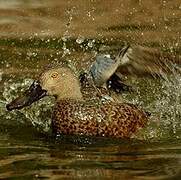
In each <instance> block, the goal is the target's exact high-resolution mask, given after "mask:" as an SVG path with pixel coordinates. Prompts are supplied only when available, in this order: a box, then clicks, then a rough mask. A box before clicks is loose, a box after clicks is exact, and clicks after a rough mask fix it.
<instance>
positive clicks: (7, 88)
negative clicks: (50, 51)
mask: <svg viewBox="0 0 181 180" xmlns="http://www.w3.org/2000/svg"><path fill="white" fill-rule="evenodd" d="M32 82H33V80H32V79H24V80H19V81H18V82H11V81H10V82H5V83H4V91H3V98H4V99H5V100H1V102H0V104H1V107H0V111H1V116H3V119H6V120H7V123H8V121H11V122H9V123H11V124H12V122H13V121H12V120H13V119H15V121H17V120H18V122H19V123H26V122H27V121H28V122H29V123H31V124H32V125H33V126H34V127H36V128H37V129H39V130H42V131H45V132H47V131H49V130H50V124H51V116H50V115H51V107H52V105H53V102H52V99H50V98H48V97H47V98H44V99H43V100H40V101H38V102H37V103H34V104H33V105H32V106H30V107H27V108H24V109H22V110H16V111H12V112H8V113H7V111H6V109H5V105H6V104H7V103H8V102H10V101H12V100H13V99H15V98H16V97H17V96H19V95H20V94H21V93H22V92H24V91H25V90H26V89H27V88H28V87H29V86H30V85H31V84H32ZM17 117H18V118H17ZM16 123H17V122H16Z"/></svg>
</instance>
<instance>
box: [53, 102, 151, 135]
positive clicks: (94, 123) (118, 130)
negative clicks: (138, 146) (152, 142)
mask: <svg viewBox="0 0 181 180" xmlns="http://www.w3.org/2000/svg"><path fill="white" fill-rule="evenodd" d="M147 119H148V117H147V115H146V113H145V112H143V111H142V110H140V109H139V108H138V107H136V106H135V105H132V104H126V103H114V102H107V103H100V104H97V105H95V104H94V105H92V104H89V103H85V102H82V101H74V100H61V101H59V102H57V104H56V106H55V108H54V112H53V117H52V127H53V132H54V133H55V134H67V135H73V134H76V135H87V136H105V137H117V138H128V137H131V135H133V134H134V133H135V132H136V131H137V130H138V129H139V128H141V127H144V126H145V124H146V123H147Z"/></svg>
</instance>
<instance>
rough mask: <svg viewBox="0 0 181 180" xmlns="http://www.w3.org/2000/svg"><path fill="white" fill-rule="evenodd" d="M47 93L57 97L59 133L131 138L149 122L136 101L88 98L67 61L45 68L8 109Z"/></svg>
mask: <svg viewBox="0 0 181 180" xmlns="http://www.w3.org/2000/svg"><path fill="white" fill-rule="evenodd" d="M94 90H95V96H96V94H97V92H96V89H95V88H94ZM87 92H90V91H87ZM100 93H101V92H100ZM46 95H51V96H54V97H55V98H56V104H55V107H54V111H53V115H52V128H53V132H54V134H55V135H57V134H65V135H85V136H104V137H116V138H129V137H131V136H132V135H133V134H134V133H136V132H137V130H138V129H139V128H141V127H144V125H145V124H146V123H147V119H148V118H147V115H146V113H145V112H144V111H142V110H140V109H139V108H138V107H136V106H135V105H132V104H126V103H119V102H116V101H114V100H113V99H111V100H109V99H106V100H102V98H99V96H98V98H96V100H94V98H95V96H94V95H93V94H92V97H90V96H91V94H89V95H90V96H89V97H87V98H85V99H84V97H83V95H82V92H81V87H80V84H79V80H78V78H77V76H76V75H75V74H74V73H73V71H72V69H70V68H68V67H66V66H64V65H61V66H60V67H56V68H52V69H51V68H50V69H48V70H45V71H44V72H43V73H41V75H40V77H39V79H38V80H36V81H34V82H33V84H32V85H31V86H30V88H29V89H28V90H27V91H26V92H25V93H24V96H22V97H19V98H17V99H15V100H14V101H12V102H11V103H9V104H8V105H7V106H6V107H7V109H8V110H13V109H22V108H23V107H26V106H29V105H31V104H32V103H33V102H35V101H38V100H39V99H41V98H43V97H44V96H46ZM92 99H93V100H92Z"/></svg>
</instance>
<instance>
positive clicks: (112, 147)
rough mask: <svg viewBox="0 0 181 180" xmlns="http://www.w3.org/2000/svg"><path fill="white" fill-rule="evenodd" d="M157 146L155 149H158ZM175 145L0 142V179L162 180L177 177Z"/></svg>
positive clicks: (178, 159)
mask: <svg viewBox="0 0 181 180" xmlns="http://www.w3.org/2000/svg"><path fill="white" fill-rule="evenodd" d="M158 143H159V146H158ZM178 143H179V142H172V143H169V142H168V141H166V142H164V143H160V142H155V143H147V142H132V141H129V142H126V141H125V142H124V141H120V142H119V143H118V142H117V143H114V142H111V141H110V140H102V139H100V140H97V141H95V143H94V144H93V145H87V146H85V145H84V146H83V145H78V144H73V143H70V142H68V139H67V140H66V142H59V144H57V145H56V144H51V143H46V142H45V141H40V140H37V141H31V142H30V143H26V142H22V141H17V140H16V141H15V140H11V141H9V140H8V143H7V139H1V141H0V152H1V160H0V169H1V170H0V177H1V178H5V179H6V178H10V177H14V178H16V179H20V178H21V179H22V178H24V179H31V178H50V179H60V178H68V179H69V178H70V179H71V178H72V179H73V178H75V177H76V178H81V179H85V178H96V179H100V178H105V179H112V178H115V179H117V178H118V179H119V178H122V179H166V178H179V177H180V175H181V168H180V167H181V157H180V153H181V152H180V148H181V147H180V146H179V145H178Z"/></svg>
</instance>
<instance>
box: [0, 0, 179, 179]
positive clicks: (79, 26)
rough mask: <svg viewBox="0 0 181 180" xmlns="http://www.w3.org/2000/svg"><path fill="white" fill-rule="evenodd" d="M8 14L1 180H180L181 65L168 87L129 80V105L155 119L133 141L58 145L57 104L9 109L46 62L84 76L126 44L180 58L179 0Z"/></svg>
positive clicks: (0, 69) (1, 77)
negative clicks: (64, 63) (53, 125)
mask: <svg viewBox="0 0 181 180" xmlns="http://www.w3.org/2000/svg"><path fill="white" fill-rule="evenodd" d="M150 7H153V8H150ZM0 9H1V13H2V18H1V20H0V27H1V28H0V37H1V38H0V59H1V60H0V92H1V94H0V124H1V126H0V179H18V180H19V179H61V178H62V179H93V178H94V179H180V178H181V138H180V137H181V111H180V109H181V105H180V104H181V92H180V88H181V75H180V74H179V72H180V69H179V68H180V66H178V67H177V68H178V71H177V72H175V71H173V75H170V76H165V77H164V79H153V78H144V77H142V78H136V77H125V79H126V81H127V82H128V83H129V84H131V85H132V86H133V87H134V88H135V91H134V92H133V93H132V94H129V93H123V94H122V96H123V99H124V100H125V101H127V102H131V103H134V104H138V105H139V106H141V107H143V108H144V109H145V110H147V111H149V112H151V114H152V115H151V118H150V120H149V123H148V125H147V127H146V128H145V129H144V130H142V131H140V132H139V134H137V135H136V137H135V138H134V139H131V140H115V139H105V138H80V137H59V138H58V139H53V138H52V137H51V129H50V122H51V108H52V106H53V102H54V100H53V99H52V98H45V99H42V100H41V101H39V102H38V103H35V104H34V105H32V106H31V107H28V108H25V109H23V110H21V111H19V110H17V111H13V112H7V111H6V109H5V104H7V102H9V101H11V100H12V99H14V98H15V97H16V96H17V95H19V94H20V93H22V92H23V91H24V90H25V89H26V87H28V86H29V85H30V84H31V82H32V81H33V79H34V78H36V77H37V75H38V73H39V71H40V70H41V69H42V67H43V66H44V65H45V64H48V63H52V62H58V61H60V59H61V58H64V59H67V60H68V61H69V62H70V63H72V65H73V66H75V68H76V69H79V70H81V69H86V68H87V67H88V66H89V65H90V64H91V62H92V61H93V60H94V57H95V55H97V54H99V53H101V54H103V53H106V54H108V55H109V54H110V55H112V54H113V55H115V53H116V52H117V51H118V49H120V47H122V46H123V45H124V43H125V41H126V42H129V43H134V44H141V45H146V46H148V47H155V48H160V49H161V50H162V51H165V52H170V53H172V54H173V55H179V54H180V37H181V36H180V33H181V32H180V24H181V21H180V19H181V12H180V9H181V5H180V2H179V1H174V2H167V1H160V2H155V1H149V2H143V1H126V2H125V1H121V0H120V1H115V2H113V1H112V2H111V3H110V1H105V2H102V3H100V2H98V1H97V0H95V1H89V2H87V1H86V2H82V1H79V0H78V1H75V2H74V1H61V2H59V1H56V0H55V1H33V0H31V1H23V0H13V1H11V2H6V3H4V2H3V1H2V2H0ZM140 37H141V38H140ZM140 41H141V42H140Z"/></svg>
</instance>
